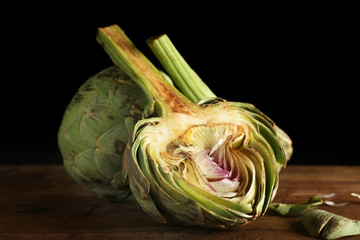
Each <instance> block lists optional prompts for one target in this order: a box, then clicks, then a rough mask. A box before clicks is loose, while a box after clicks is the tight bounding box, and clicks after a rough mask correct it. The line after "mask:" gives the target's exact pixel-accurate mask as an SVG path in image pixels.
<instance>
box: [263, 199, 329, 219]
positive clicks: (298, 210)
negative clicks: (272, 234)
mask: <svg viewBox="0 0 360 240" xmlns="http://www.w3.org/2000/svg"><path fill="white" fill-rule="evenodd" d="M322 203H323V201H322V199H321V198H316V197H313V198H310V199H309V200H308V201H307V202H304V203H301V204H287V203H270V206H269V208H271V209H273V210H275V211H276V212H277V213H278V214H280V215H281V216H287V217H297V216H301V215H303V214H304V212H305V211H308V210H310V209H314V208H317V207H318V206H320V205H321V204H322Z"/></svg>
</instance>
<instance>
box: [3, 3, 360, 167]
mask: <svg viewBox="0 0 360 240" xmlns="http://www.w3.org/2000/svg"><path fill="white" fill-rule="evenodd" d="M243 11H244V10H243ZM245 12H246V11H245ZM319 12H321V13H322V14H319ZM129 16H131V17H129ZM58 17H61V20H59V18H58ZM355 17H356V16H355V15H352V14H351V13H349V14H347V13H346V12H345V13H344V12H342V14H341V15H340V14H338V12H336V11H335V12H334V11H331V12H328V13H327V12H326V10H323V9H320V10H318V11H315V12H299V13H296V14H295V13H293V12H292V11H288V14H286V16H283V15H282V16H279V15H277V14H271V13H270V14H268V15H266V16H263V15H262V14H259V15H256V14H254V15H250V16H247V17H243V16H242V12H237V11H233V12H228V10H222V9H221V10H219V11H214V12H210V13H208V14H207V15H206V16H200V15H199V14H198V13H197V14H195V13H190V12H186V11H182V12H179V13H177V14H175V13H172V12H171V13H166V14H165V13H163V12H159V14H148V15H144V14H140V13H138V12H133V13H129V14H127V15H124V14H119V16H116V17H113V18H112V20H111V21H109V22H102V21H101V20H104V18H100V17H99V19H100V21H95V22H94V21H90V20H89V19H88V18H86V17H85V18H84V17H79V18H77V19H78V20H74V19H69V18H68V17H67V15H66V13H65V12H62V13H61V14H60V15H56V16H55V17H54V16H52V14H51V13H49V14H47V15H46V16H44V18H40V19H39V20H36V19H33V18H31V17H29V18H25V19H24V20H23V21H20V22H15V21H14V22H11V23H10V22H9V23H8V24H3V25H4V26H3V31H2V32H3V33H2V36H3V37H2V43H3V44H2V48H3V55H2V56H3V59H5V60H6V64H5V65H3V70H2V72H3V75H2V77H1V79H2V80H1V82H2V83H1V85H2V87H1V90H2V91H1V92H2V94H1V102H2V107H1V112H2V114H1V118H2V122H3V123H2V131H1V135H2V137H1V145H0V146H1V149H0V150H1V160H0V163H1V164H57V163H61V162H62V160H61V156H60V154H59V151H58V149H57V142H56V138H57V130H58V127H59V125H60V122H61V118H62V114H63V112H64V110H65V108H66V106H67V104H68V103H69V102H70V100H71V98H72V96H73V95H74V94H75V93H76V91H77V89H78V87H79V86H80V85H81V84H82V83H83V82H84V81H85V80H86V79H87V78H89V77H91V76H92V75H93V74H95V73H97V72H98V71H100V70H102V69H104V68H106V67H108V66H110V65H112V62H111V61H110V59H109V58H108V57H107V55H106V53H105V52H104V51H103V50H102V49H101V47H100V46H99V45H98V43H97V42H96V40H95V36H96V31H97V27H103V26H107V25H110V24H114V23H116V24H119V25H120V27H121V28H123V29H124V30H125V31H126V33H127V34H128V36H129V37H130V38H131V39H132V41H133V42H134V43H135V45H137V46H138V48H140V50H141V51H142V52H143V53H145V55H146V56H148V57H149V58H150V60H151V61H152V62H154V63H155V65H157V66H159V64H158V62H157V60H156V59H155V58H154V56H153V55H152V53H151V51H150V50H149V48H148V47H147V45H146V43H145V40H146V39H147V38H148V37H150V36H153V35H158V34H162V33H166V34H167V35H168V36H169V37H170V38H171V39H172V41H173V42H174V44H175V46H176V47H177V48H178V50H179V51H180V53H181V54H182V55H183V57H184V58H185V59H186V60H187V61H188V63H189V64H190V66H192V68H193V69H194V70H195V71H196V72H197V73H198V75H199V76H200V77H201V78H202V79H203V80H204V81H205V82H206V83H207V84H208V86H209V87H210V88H211V89H212V90H213V91H214V93H215V94H216V95H217V96H219V97H222V98H225V99H227V100H230V101H240V102H250V103H253V104H254V105H255V106H256V107H258V108H259V109H261V110H262V111H263V112H265V113H266V114H267V115H268V116H269V117H270V118H272V119H273V120H274V121H275V122H276V123H277V125H279V126H280V127H281V128H282V129H283V130H285V131H286V132H287V133H288V134H289V135H290V136H291V138H292V139H293V144H294V155H293V158H292V160H291V162H290V164H338V165H340V164H359V157H358V153H357V150H358V148H359V147H358V140H357V137H356V136H357V135H358V134H359V127H358V125H359V124H358V122H359V120H358V119H359V117H358V109H359V107H358V102H359V97H358V95H359V93H358V92H359V91H358V89H359V87H358V84H357V82H358V79H359V74H358V70H359V65H358V63H359V51H358V42H359V41H358V40H359V39H358V37H357V32H358V27H357V26H356V25H355ZM179 19H181V21H179ZM66 20H68V21H66Z"/></svg>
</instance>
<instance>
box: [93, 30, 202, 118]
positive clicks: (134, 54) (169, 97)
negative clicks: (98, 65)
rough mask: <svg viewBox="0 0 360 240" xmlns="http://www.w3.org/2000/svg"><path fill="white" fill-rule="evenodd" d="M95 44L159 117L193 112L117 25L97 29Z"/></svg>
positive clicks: (185, 100) (188, 103) (181, 96)
mask: <svg viewBox="0 0 360 240" xmlns="http://www.w3.org/2000/svg"><path fill="white" fill-rule="evenodd" d="M97 40H98V42H99V43H100V44H101V46H102V47H103V48H104V50H105V51H106V52H107V54H108V55H109V56H110V58H111V59H112V60H113V62H114V63H115V64H116V65H118V66H119V67H120V68H122V69H123V70H124V71H125V72H126V73H127V74H128V75H129V76H130V77H131V79H132V80H133V81H134V82H135V83H136V84H137V85H138V86H139V87H140V88H141V89H142V90H143V92H144V93H145V94H146V95H147V97H148V98H149V100H153V99H154V100H155V102H156V110H157V112H158V113H159V114H160V115H166V114H169V113H171V112H175V113H186V114H191V112H195V111H193V110H194V109H195V108H197V106H196V105H195V104H193V103H192V102H191V101H190V100H188V99H187V98H186V97H184V96H183V95H182V94H181V93H180V92H179V91H178V90H177V89H176V88H174V87H173V86H172V85H171V84H169V82H168V81H166V79H164V77H163V76H162V74H161V73H160V72H159V71H158V69H157V68H156V67H155V66H154V65H153V64H152V63H151V62H150V61H149V60H148V59H147V58H146V57H145V56H144V55H143V54H142V53H141V52H140V51H139V50H138V49H137V48H136V47H135V45H134V44H133V43H132V42H131V40H130V39H129V38H128V37H127V36H126V35H125V33H124V32H123V31H122V30H121V29H120V27H119V26H118V25H111V26H108V27H105V28H99V29H98V35H97Z"/></svg>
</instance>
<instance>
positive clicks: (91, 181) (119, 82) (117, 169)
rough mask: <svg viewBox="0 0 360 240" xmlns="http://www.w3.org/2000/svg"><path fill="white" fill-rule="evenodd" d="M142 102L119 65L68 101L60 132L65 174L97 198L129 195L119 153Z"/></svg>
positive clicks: (114, 199) (133, 124)
mask: <svg viewBox="0 0 360 240" xmlns="http://www.w3.org/2000/svg"><path fill="white" fill-rule="evenodd" d="M146 104H147V99H146V98H145V97H144V95H143V93H142V91H141V90H140V89H139V88H138V87H137V86H136V84H135V83H134V82H133V81H132V80H131V79H130V78H129V76H128V75H126V74H125V73H124V72H123V71H122V70H121V69H120V68H119V67H117V66H112V67H109V68H107V69H105V70H103V71H101V72H100V73H98V74H96V75H95V76H93V77H91V78H90V79H88V80H87V81H86V82H85V83H84V84H83V85H82V86H81V87H80V88H79V90H78V92H77V93H76V94H75V96H74V97H73V99H72V100H71V102H70V104H69V105H68V107H67V109H66V111H65V114H64V117H63V120H62V124H61V126H60V129H59V133H58V144H59V149H60V152H61V154H62V156H63V161H64V166H65V169H66V171H67V173H68V174H69V175H70V176H71V177H72V178H74V179H75V180H76V181H77V182H78V183H80V184H81V185H83V186H84V188H85V189H86V190H88V191H90V192H92V193H93V194H95V195H96V196H98V197H100V198H103V199H106V200H110V201H119V200H123V199H127V198H129V197H130V196H131V192H130V188H129V186H128V183H127V181H123V180H122V179H123V177H122V175H123V173H122V169H123V166H122V156H123V152H124V149H125V147H126V144H127V141H128V138H129V135H130V134H131V133H132V131H133V128H134V126H135V123H136V122H137V121H138V120H139V119H141V117H142V113H143V111H144V108H145V105H146Z"/></svg>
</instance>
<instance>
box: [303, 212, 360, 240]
mask: <svg viewBox="0 0 360 240" xmlns="http://www.w3.org/2000/svg"><path fill="white" fill-rule="evenodd" d="M301 222H302V224H303V225H304V227H305V228H306V230H307V231H308V232H309V233H310V235H311V236H314V237H320V238H322V239H337V238H341V237H345V236H353V235H358V234H360V220H352V219H349V218H346V217H343V216H340V215H337V214H334V213H330V212H327V211H325V210H321V209H314V210H309V211H307V212H305V214H304V216H303V217H302V219H301Z"/></svg>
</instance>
